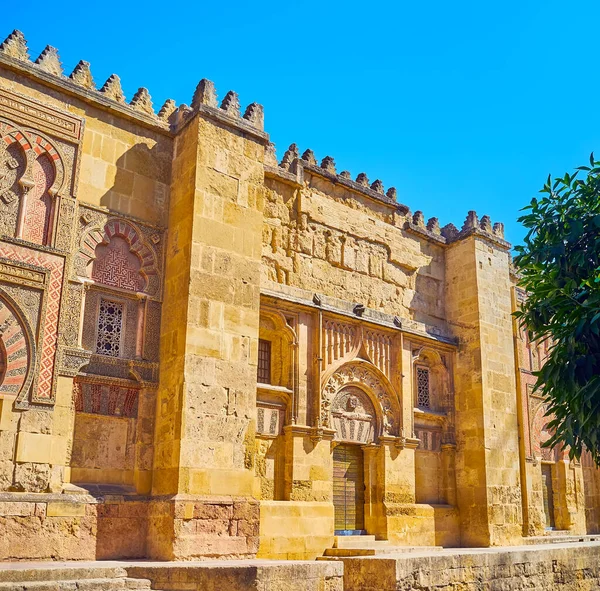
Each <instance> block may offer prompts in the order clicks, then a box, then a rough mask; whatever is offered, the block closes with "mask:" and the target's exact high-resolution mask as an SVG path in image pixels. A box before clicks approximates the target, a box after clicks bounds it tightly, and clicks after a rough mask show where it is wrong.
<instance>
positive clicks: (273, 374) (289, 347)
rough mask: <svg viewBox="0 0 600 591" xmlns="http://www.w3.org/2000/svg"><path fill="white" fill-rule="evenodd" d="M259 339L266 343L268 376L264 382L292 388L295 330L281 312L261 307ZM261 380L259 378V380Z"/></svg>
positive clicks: (295, 341)
mask: <svg viewBox="0 0 600 591" xmlns="http://www.w3.org/2000/svg"><path fill="white" fill-rule="evenodd" d="M259 339H260V340H261V341H262V342H263V344H264V343H268V351H269V355H270V364H269V365H270V376H269V380H268V381H266V382H262V383H266V384H269V385H271V386H280V387H282V388H286V389H288V390H292V388H293V383H294V374H293V370H294V346H295V345H296V343H297V339H296V332H295V331H294V329H293V328H292V327H291V326H290V325H289V324H288V322H287V320H286V317H285V316H284V315H283V313H281V312H278V311H275V310H265V309H261V312H260V323H259ZM259 381H261V380H259Z"/></svg>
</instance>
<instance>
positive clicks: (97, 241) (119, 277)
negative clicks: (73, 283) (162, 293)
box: [76, 218, 159, 295]
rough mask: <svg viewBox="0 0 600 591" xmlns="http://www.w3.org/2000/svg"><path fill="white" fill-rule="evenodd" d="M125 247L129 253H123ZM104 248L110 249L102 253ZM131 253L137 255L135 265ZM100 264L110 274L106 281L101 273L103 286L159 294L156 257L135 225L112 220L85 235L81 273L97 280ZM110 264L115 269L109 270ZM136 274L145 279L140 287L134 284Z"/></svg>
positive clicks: (80, 259) (81, 257)
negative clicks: (97, 267) (96, 265)
mask: <svg viewBox="0 0 600 591" xmlns="http://www.w3.org/2000/svg"><path fill="white" fill-rule="evenodd" d="M111 244H112V245H113V248H111ZM123 246H126V248H127V250H128V252H127V253H124V252H123V248H122V247H123ZM102 247H106V248H105V249H103V250H101V251H100V252H99V251H98V248H102ZM129 253H131V254H133V255H135V261H136V262H135V264H134V263H133V259H131V257H127V256H126V255H128V254H129ZM99 255H101V257H102V258H100V257H99ZM111 257H112V260H111ZM99 259H100V260H99ZM123 259H127V260H123ZM100 262H102V265H103V266H104V267H105V268H106V270H107V271H108V273H107V274H106V275H105V278H104V280H102V279H100V275H99V274H100V270H98V271H97V273H98V275H97V277H96V280H98V281H99V282H100V283H103V284H105V285H110V286H112V287H123V288H124V289H129V290H131V291H143V292H146V293H148V294H150V295H156V294H157V293H158V290H159V278H158V277H159V276H158V271H157V264H156V255H155V253H154V250H153V249H152V248H151V247H150V246H148V244H146V242H145V241H144V240H143V238H142V234H141V232H140V231H139V230H138V229H137V228H136V227H135V226H134V225H133V224H132V223H131V222H126V221H124V220H120V219H117V218H112V219H109V220H108V221H107V222H106V224H105V225H104V226H102V227H93V228H90V229H89V230H87V231H86V232H85V233H84V234H83V236H82V238H81V242H80V248H79V253H78V255H77V261H76V268H77V271H78V272H79V273H80V274H82V275H86V276H88V277H92V278H93V273H94V264H98V265H99V264H100ZM110 265H112V266H113V268H112V269H108V266H110ZM138 265H139V266H138ZM111 271H112V272H113V276H112V279H111V278H110V272H111ZM133 273H139V276H140V278H141V281H140V282H139V283H138V284H137V286H136V285H134V283H135V281H134V278H133V277H132V274H133Z"/></svg>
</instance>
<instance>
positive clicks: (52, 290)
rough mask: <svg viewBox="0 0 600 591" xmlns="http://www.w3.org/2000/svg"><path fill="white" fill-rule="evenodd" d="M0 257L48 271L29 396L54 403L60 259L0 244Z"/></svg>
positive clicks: (61, 263) (35, 399)
mask: <svg viewBox="0 0 600 591" xmlns="http://www.w3.org/2000/svg"><path fill="white" fill-rule="evenodd" d="M0 257H4V258H7V259H11V260H13V261H20V262H23V263H28V264H30V265H35V266H37V267H43V268H45V269H48V270H49V271H50V276H49V278H48V286H47V290H48V292H47V302H48V303H47V306H46V310H45V317H44V318H43V319H42V322H43V325H44V326H43V331H44V340H43V343H42V350H41V351H40V352H38V358H39V373H38V381H37V388H36V391H35V392H32V395H31V401H32V402H45V403H52V402H54V392H53V388H52V386H53V383H52V378H53V376H54V368H55V363H56V345H57V341H58V316H59V309H60V297H61V289H62V279H63V272H64V259H63V258H62V257H59V256H56V255H53V254H50V253H45V252H38V251H32V250H29V249H28V248H25V247H23V246H17V245H12V244H10V245H9V244H0Z"/></svg>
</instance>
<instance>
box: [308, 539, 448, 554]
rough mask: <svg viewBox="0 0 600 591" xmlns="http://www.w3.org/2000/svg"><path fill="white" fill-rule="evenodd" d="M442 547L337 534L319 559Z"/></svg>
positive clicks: (431, 549)
mask: <svg viewBox="0 0 600 591" xmlns="http://www.w3.org/2000/svg"><path fill="white" fill-rule="evenodd" d="M442 549H443V548H442V547H441V546H393V545H391V544H390V543H389V542H388V541H387V540H376V539H375V536H335V538H334V541H333V548H328V549H327V550H325V552H324V554H323V556H319V557H318V558H317V560H328V559H329V558H352V557H357V556H384V555H391V554H409V553H413V552H439V551H440V550H442Z"/></svg>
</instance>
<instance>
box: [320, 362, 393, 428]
mask: <svg viewBox="0 0 600 591" xmlns="http://www.w3.org/2000/svg"><path fill="white" fill-rule="evenodd" d="M349 386H355V387H356V389H357V390H358V391H360V392H364V393H365V395H367V396H368V398H369V399H370V401H371V403H372V404H373V407H374V408H375V412H376V414H377V415H378V418H379V420H378V421H377V422H378V432H377V433H376V434H375V439H376V438H377V436H379V435H389V436H393V437H397V436H398V435H399V424H400V413H401V411H400V404H399V403H398V400H397V398H396V396H395V394H393V389H392V387H391V385H390V384H389V382H388V380H387V379H386V378H385V376H384V375H383V374H382V373H381V372H380V371H379V370H378V369H377V368H376V367H375V366H373V365H372V364H370V363H367V362H365V361H362V360H357V361H352V362H350V363H346V364H344V365H342V366H341V367H339V368H338V369H337V370H336V371H335V372H334V373H333V375H331V377H330V378H329V379H328V380H327V383H326V384H325V387H324V388H323V390H322V392H321V424H322V426H323V427H327V428H331V427H332V424H333V421H332V414H333V413H335V412H336V411H339V409H338V408H337V406H338V403H340V402H339V401H340V400H341V398H339V397H338V393H340V392H341V391H342V390H344V391H346V392H348V391H349V390H347V388H348V387H349ZM352 391H353V392H354V395H355V396H356V390H350V392H352ZM344 401H345V402H346V403H347V404H346V406H347V408H346V410H347V411H348V412H352V408H351V406H352V404H353V402H354V401H353V400H350V398H349V399H348V400H347V401H346V399H345V398H344ZM359 405H360V406H364V404H363V403H362V402H361V400H360V399H358V400H357V401H356V406H359ZM367 414H368V413H367Z"/></svg>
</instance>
